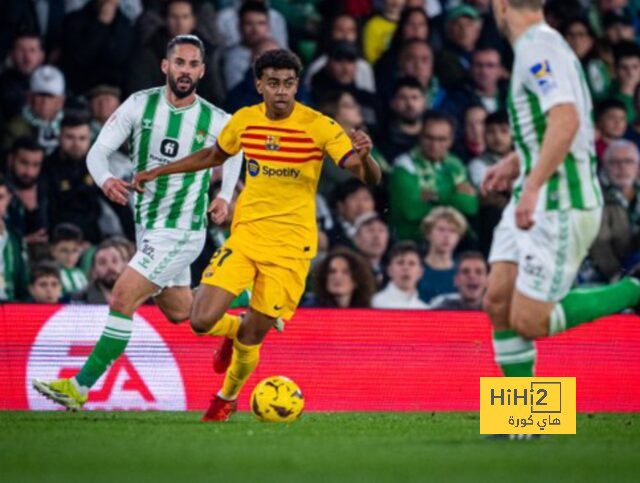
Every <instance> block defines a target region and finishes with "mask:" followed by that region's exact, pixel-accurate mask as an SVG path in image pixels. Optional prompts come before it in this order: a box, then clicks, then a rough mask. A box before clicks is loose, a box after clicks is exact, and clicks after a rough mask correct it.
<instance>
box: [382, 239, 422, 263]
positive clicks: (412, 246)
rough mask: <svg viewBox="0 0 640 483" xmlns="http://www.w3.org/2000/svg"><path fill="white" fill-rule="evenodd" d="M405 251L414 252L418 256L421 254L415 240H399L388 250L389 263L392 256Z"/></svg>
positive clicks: (394, 256)
mask: <svg viewBox="0 0 640 483" xmlns="http://www.w3.org/2000/svg"><path fill="white" fill-rule="evenodd" d="M407 253H415V254H416V256H417V257H418V258H421V256H422V254H421V253H420V249H419V248H418V244H417V243H416V242H414V241H410V240H404V241H399V242H397V243H396V244H395V245H393V246H392V247H391V250H390V251H389V263H391V261H392V260H393V259H394V258H396V257H400V256H402V255H406V254H407Z"/></svg>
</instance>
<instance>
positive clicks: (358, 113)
mask: <svg viewBox="0 0 640 483" xmlns="http://www.w3.org/2000/svg"><path fill="white" fill-rule="evenodd" d="M335 120H336V122H337V123H338V124H340V126H342V128H343V129H344V130H345V131H346V132H350V131H351V129H355V128H359V127H361V126H362V122H363V121H362V110H361V109H360V104H358V101H356V99H355V97H353V96H352V95H351V94H349V93H348V92H344V93H343V94H342V95H341V96H340V99H339V100H338V110H337V112H336V116H335Z"/></svg>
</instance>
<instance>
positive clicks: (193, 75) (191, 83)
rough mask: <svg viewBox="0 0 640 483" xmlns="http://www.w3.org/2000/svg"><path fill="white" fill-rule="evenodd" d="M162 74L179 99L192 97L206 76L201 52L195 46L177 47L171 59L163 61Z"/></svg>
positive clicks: (170, 56)
mask: <svg viewBox="0 0 640 483" xmlns="http://www.w3.org/2000/svg"><path fill="white" fill-rule="evenodd" d="M162 72H163V73H164V74H165V75H166V76H167V83H168V84H169V88H170V89H171V92H173V94H174V95H175V96H176V97H177V98H179V99H182V98H184V97H187V96H189V95H191V93H192V92H193V91H195V89H196V86H197V85H198V82H200V79H202V76H203V75H204V63H203V61H202V57H201V55H200V50H199V49H198V48H197V47H196V46H195V45H190V44H182V45H176V46H175V48H174V49H173V51H172V52H171V53H170V55H169V58H168V59H163V60H162Z"/></svg>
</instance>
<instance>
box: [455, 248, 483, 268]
mask: <svg viewBox="0 0 640 483" xmlns="http://www.w3.org/2000/svg"><path fill="white" fill-rule="evenodd" d="M465 260H480V261H481V262H482V263H484V266H485V268H488V266H487V259H486V258H485V257H484V255H483V254H482V252H479V251H476V250H468V251H466V252H462V253H461V254H460V256H459V257H458V269H459V268H460V265H462V262H464V261H465Z"/></svg>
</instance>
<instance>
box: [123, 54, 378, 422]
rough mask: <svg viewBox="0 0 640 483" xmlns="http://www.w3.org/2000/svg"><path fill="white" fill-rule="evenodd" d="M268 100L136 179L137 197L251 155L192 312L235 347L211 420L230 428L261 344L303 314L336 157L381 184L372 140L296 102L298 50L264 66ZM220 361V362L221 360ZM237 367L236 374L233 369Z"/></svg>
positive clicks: (260, 64) (262, 61)
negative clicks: (246, 292) (232, 311)
mask: <svg viewBox="0 0 640 483" xmlns="http://www.w3.org/2000/svg"><path fill="white" fill-rule="evenodd" d="M253 68H254V76H255V83H256V88H257V90H258V92H259V93H260V94H261V95H262V97H263V99H264V102H263V103H260V104H257V105H255V106H251V107H246V108H243V109H240V110H239V111H238V112H236V113H235V114H234V115H233V116H232V117H231V119H230V120H229V123H228V124H227V125H226V126H225V127H224V129H223V130H222V132H221V133H220V136H219V137H218V142H217V145H216V146H214V147H212V148H207V149H202V150H200V151H197V152H195V153H193V154H191V155H190V156H187V157H185V158H183V159H181V160H179V161H176V162H175V163H170V164H167V165H165V166H162V167H158V168H155V169H153V170H150V171H145V172H142V173H139V174H138V175H136V179H135V181H134V184H135V186H136V189H138V190H141V189H143V184H144V183H145V182H148V181H151V180H153V179H155V178H156V177H157V176H159V175H162V174H171V173H183V172H193V171H199V170H202V169H207V168H209V167H211V166H217V165H220V164H222V163H224V162H225V160H226V159H228V158H229V157H230V156H232V155H234V154H236V153H238V152H239V151H240V150H243V151H244V156H245V161H246V167H247V177H246V186H245V188H244V190H243V191H242V193H241V194H240V197H239V198H238V202H237V205H236V210H235V214H234V217H233V223H232V226H231V236H230V237H229V239H228V240H227V241H226V243H225V244H224V245H223V246H222V248H221V249H220V250H218V251H217V252H216V253H215V254H214V256H213V258H212V259H211V263H210V264H209V266H208V267H207V268H206V269H205V271H204V273H203V275H202V282H201V285H200V287H199V289H198V291H197V294H196V297H195V301H194V305H193V308H192V311H191V319H190V320H191V327H192V328H193V330H194V332H196V333H197V334H208V335H223V336H226V337H227V338H228V339H230V340H231V341H232V347H233V349H232V351H229V352H232V354H231V357H230V362H226V361H223V363H222V366H223V367H222V370H223V371H224V370H225V369H226V375H225V379H224V383H223V386H222V389H221V390H220V391H219V392H218V394H217V395H216V396H215V397H214V399H213V400H212V402H211V406H210V408H209V410H208V411H207V412H206V413H205V415H204V416H203V418H202V419H203V421H225V420H227V419H228V418H229V416H230V415H231V414H232V413H233V412H234V411H235V408H236V401H235V400H236V398H237V396H238V393H239V392H240V389H241V388H242V386H243V384H244V383H245V382H246V380H247V379H248V378H249V376H250V375H251V373H252V372H253V370H254V369H255V367H256V366H257V364H258V358H259V353H260V344H261V343H262V340H263V339H264V337H265V335H266V334H267V332H268V331H269V329H270V328H271V327H272V326H273V324H274V322H275V321H276V319H277V318H279V317H282V318H284V319H289V318H291V316H292V315H293V313H294V311H295V309H296V307H297V305H298V302H299V300H300V297H301V296H302V293H303V291H304V285H305V279H306V276H307V272H308V270H309V263H310V260H311V259H312V258H313V257H314V256H315V254H316V249H317V243H318V241H317V235H318V232H317V227H316V218H315V194H316V187H317V185H318V179H319V178H320V172H321V170H322V160H323V158H324V156H325V155H329V156H330V157H331V158H332V159H333V160H334V161H335V162H336V164H339V165H340V166H341V167H343V168H345V169H348V170H350V171H351V172H352V173H353V174H354V175H355V176H357V177H358V178H360V179H361V180H362V181H364V182H365V183H368V184H377V183H378V182H379V181H380V177H381V173H380V168H379V166H378V165H377V163H376V162H375V160H374V159H373V158H372V157H371V156H370V150H371V147H372V144H371V139H370V138H369V137H368V136H367V135H366V134H365V133H364V132H361V131H355V132H353V133H351V135H347V134H346V133H345V132H344V131H343V129H342V128H341V127H340V126H339V125H338V124H337V123H336V122H335V121H333V120H332V119H330V118H328V117H327V116H325V115H323V114H321V113H319V112H317V111H314V110H313V109H311V108H309V107H306V106H304V105H302V104H300V103H298V102H296V101H295V94H296V91H297V89H298V81H299V76H300V70H301V68H302V66H301V64H300V60H299V59H298V57H297V56H296V55H295V54H293V53H291V52H290V51H288V50H271V51H268V52H266V53H264V54H263V55H262V56H260V57H259V58H258V59H257V60H256V61H255V64H254V67H253ZM250 284H253V291H252V296H251V302H250V308H249V310H248V311H247V313H246V314H245V315H244V316H243V317H242V319H240V318H239V317H238V316H233V315H229V314H227V313H226V311H227V309H228V307H229V304H230V303H231V301H232V300H233V299H234V297H235V296H236V295H237V294H238V293H240V292H241V291H242V290H243V289H244V288H246V287H247V286H249V285H250ZM217 362H218V363H219V362H220V361H217ZM227 367H228V369H227Z"/></svg>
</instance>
